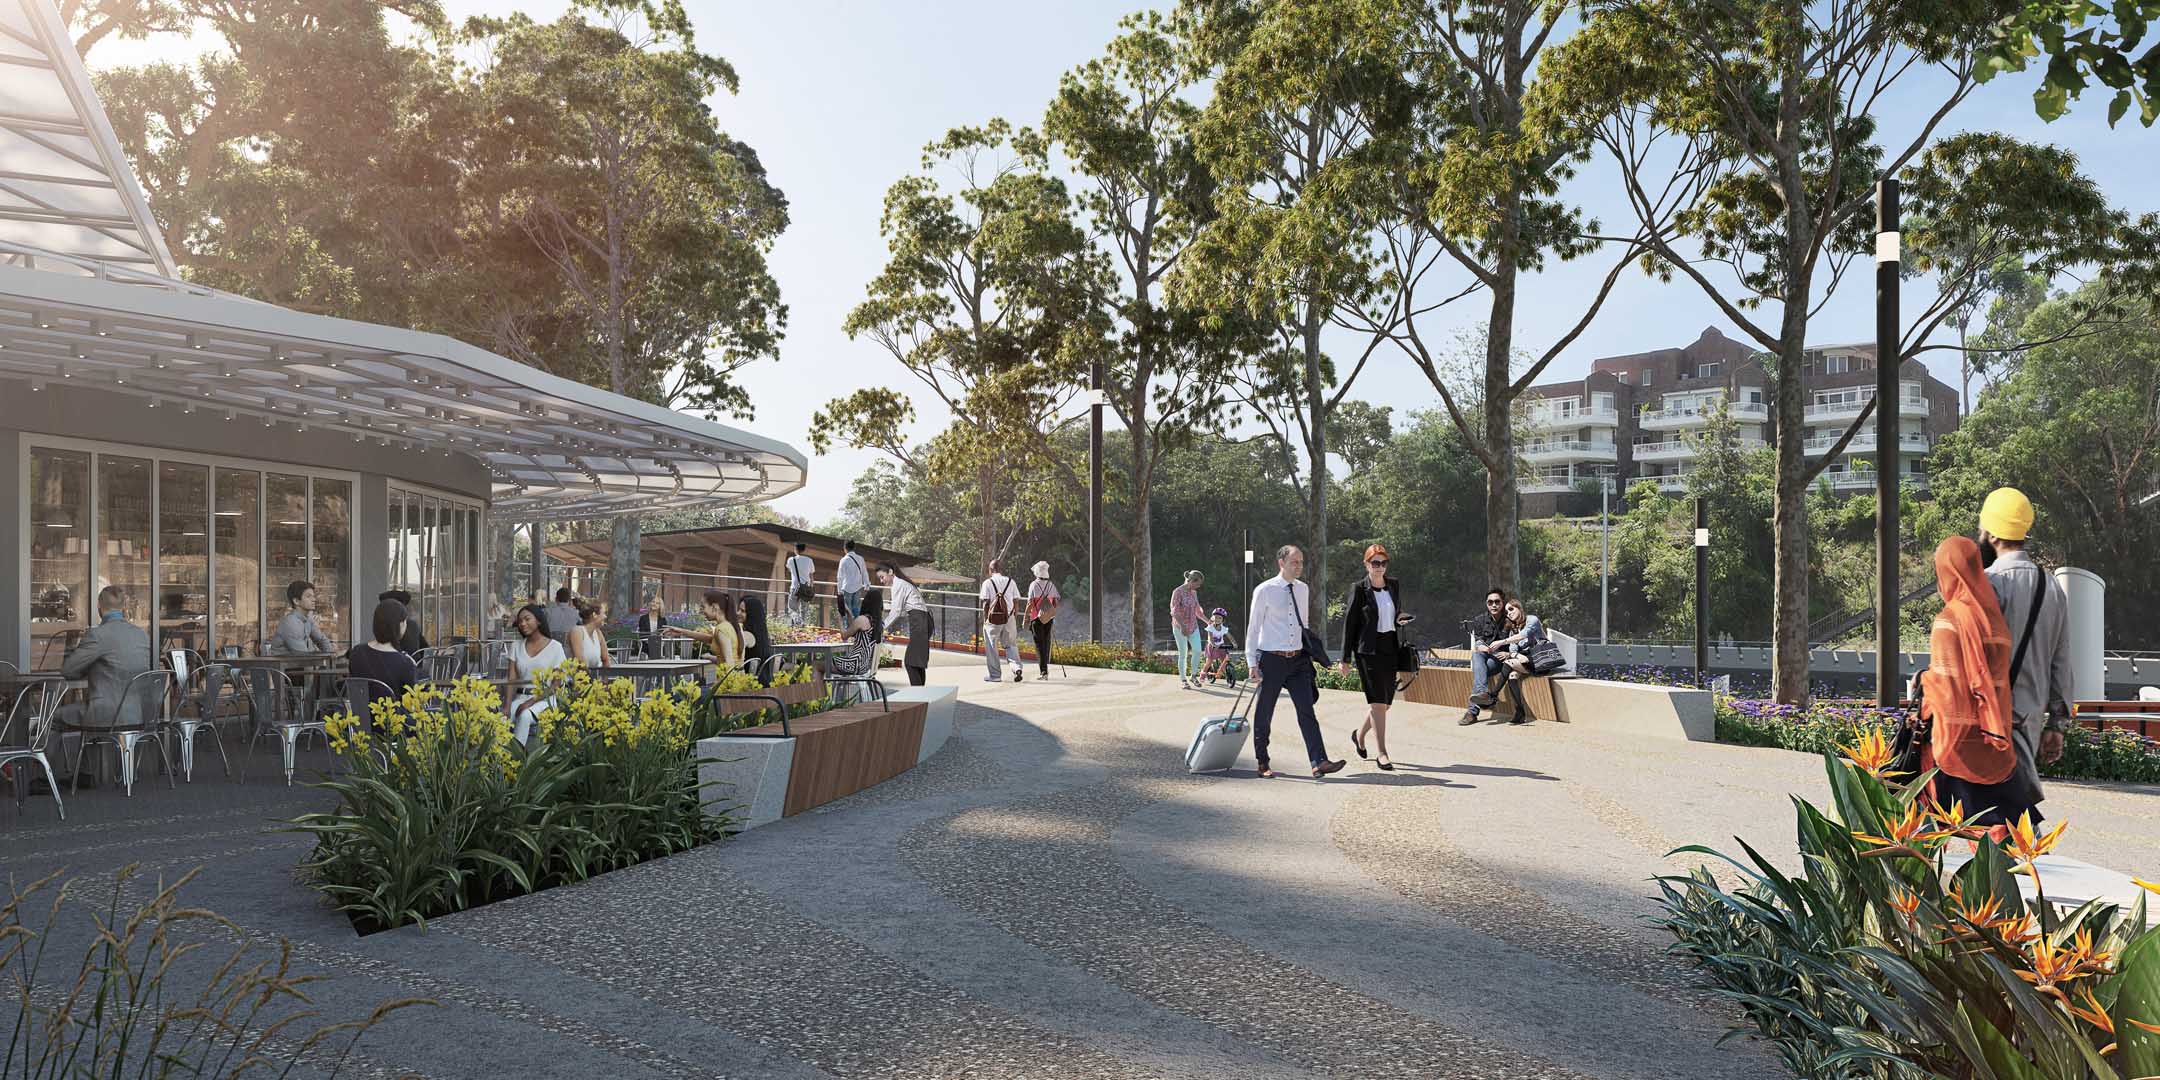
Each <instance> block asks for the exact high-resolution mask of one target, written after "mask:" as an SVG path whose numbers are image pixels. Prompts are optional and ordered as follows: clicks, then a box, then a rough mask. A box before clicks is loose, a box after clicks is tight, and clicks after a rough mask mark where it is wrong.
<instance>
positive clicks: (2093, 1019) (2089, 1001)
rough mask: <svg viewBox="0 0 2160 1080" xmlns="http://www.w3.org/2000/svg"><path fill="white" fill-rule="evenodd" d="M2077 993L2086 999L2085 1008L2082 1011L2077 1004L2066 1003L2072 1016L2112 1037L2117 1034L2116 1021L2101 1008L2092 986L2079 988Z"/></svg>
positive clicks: (2072, 1002) (2087, 985) (2073, 1002)
mask: <svg viewBox="0 0 2160 1080" xmlns="http://www.w3.org/2000/svg"><path fill="white" fill-rule="evenodd" d="M2077 992H2078V996H2080V997H2083V998H2084V999H2085V1007H2084V1008H2082V1009H2080V1008H2078V1006H2077V1002H2075V1001H2065V1002H2064V1003H2063V1004H2064V1005H2065V1006H2067V1007H2068V1008H2069V1009H2070V1015H2072V1016H2075V1017H2077V1018H2078V1019H2080V1020H2083V1021H2085V1022H2086V1023H2088V1024H2091V1025H2092V1026H2094V1027H2096V1028H2099V1029H2100V1030H2102V1031H2105V1032H2107V1033H2108V1034H2110V1035H2113V1034H2115V1021H2113V1020H2110V1019H2108V1014H2107V1010H2106V1009H2104V1008H2102V1007H2101V1006H2100V1002H2099V1000H2098V999H2096V998H2094V997H2093V992H2092V985H2091V984H2090V983H2088V984H2086V985H2084V986H2080V987H2078V989H2077ZM2131 1023H2133V1024H2134V1023H2137V1021H2135V1020H2132V1021H2131Z"/></svg>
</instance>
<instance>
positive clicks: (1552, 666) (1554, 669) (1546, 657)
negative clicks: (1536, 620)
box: [1529, 630, 1567, 675]
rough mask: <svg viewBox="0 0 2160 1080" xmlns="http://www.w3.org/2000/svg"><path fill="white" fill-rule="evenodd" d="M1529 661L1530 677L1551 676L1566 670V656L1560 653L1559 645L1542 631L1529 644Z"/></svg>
mask: <svg viewBox="0 0 2160 1080" xmlns="http://www.w3.org/2000/svg"><path fill="white" fill-rule="evenodd" d="M1529 660H1530V673H1531V674H1532V675H1552V674H1556V673H1558V672H1561V671H1565V670H1567V654H1566V653H1563V652H1561V651H1560V643H1559V642H1557V641H1554V640H1553V639H1552V638H1551V637H1550V636H1548V635H1547V634H1546V633H1545V631H1543V630H1539V631H1538V633H1537V637H1536V638H1535V639H1533V640H1532V641H1531V642H1530V651H1529Z"/></svg>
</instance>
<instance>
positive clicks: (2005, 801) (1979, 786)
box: [1920, 536, 2039, 825]
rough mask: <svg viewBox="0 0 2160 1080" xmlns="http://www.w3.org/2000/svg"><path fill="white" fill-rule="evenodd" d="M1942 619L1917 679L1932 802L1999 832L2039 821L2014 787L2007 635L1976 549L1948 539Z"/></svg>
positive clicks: (1939, 552) (1940, 582)
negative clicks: (1959, 806)
mask: <svg viewBox="0 0 2160 1080" xmlns="http://www.w3.org/2000/svg"><path fill="white" fill-rule="evenodd" d="M1935 583H1936V589H1937V591H1939V592H1940V593H1941V594H1942V600H1943V609H1942V614H1940V615H1937V616H1935V625H1934V628H1933V630H1932V631H1931V632H1930V633H1929V635H1928V643H1929V652H1930V657H1929V661H1928V669H1927V670H1926V671H1924V672H1921V673H1920V686H1921V703H1920V716H1921V718H1922V719H1923V720H1925V721H1927V723H1928V725H1929V732H1928V744H1927V750H1926V752H1925V753H1924V754H1923V755H1922V757H1921V764H1922V766H1923V767H1926V768H1933V769H1936V770H1937V772H1936V775H1935V781H1934V795H1935V798H1936V799H1937V800H1939V801H1941V802H1943V803H1944V804H1948V803H1949V802H1950V801H1951V800H1953V799H1954V800H1957V801H1959V802H1962V803H1963V804H1964V807H1965V810H1966V812H1967V813H1974V812H1979V817H1978V819H1977V823H1978V824H1982V825H2002V824H2008V823H2010V822H2014V821H2016V820H2017V819H2018V817H2019V816H2020V815H2022V814H2025V813H2028V812H2030V813H2032V814H2033V818H2034V820H2036V821H2037V820H2039V813H2038V811H2037V810H2034V808H2033V806H2032V804H2031V801H2030V800H2029V799H2027V798H2025V797H2024V796H2023V795H2022V794H2021V793H2020V791H2019V788H2018V786H2017V785H2016V784H2015V782H2014V777H2015V774H2016V772H2017V747H2016V743H2015V740H2014V738H2013V736H2012V733H2011V729H2012V727H2013V725H2014V723H2015V721H2014V720H2013V719H2012V717H2011V715H2010V628H2009V626H2008V625H2007V624H2006V623H2004V622H2003V616H2002V606H2001V605H2000V604H1999V603H1997V602H1996V599H1995V590H1994V588H1993V587H1992V586H1990V585H1989V584H1988V579H1987V575H1986V574H1985V573H1984V572H1983V571H1982V570H1981V568H1980V545H1978V544H1976V543H1974V542H1973V541H1972V539H1971V538H1970V537H1965V536H1953V537H1950V538H1949V539H1947V540H1944V541H1943V542H1942V544H1941V546H1939V547H1937V548H1936V549H1935Z"/></svg>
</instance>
